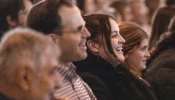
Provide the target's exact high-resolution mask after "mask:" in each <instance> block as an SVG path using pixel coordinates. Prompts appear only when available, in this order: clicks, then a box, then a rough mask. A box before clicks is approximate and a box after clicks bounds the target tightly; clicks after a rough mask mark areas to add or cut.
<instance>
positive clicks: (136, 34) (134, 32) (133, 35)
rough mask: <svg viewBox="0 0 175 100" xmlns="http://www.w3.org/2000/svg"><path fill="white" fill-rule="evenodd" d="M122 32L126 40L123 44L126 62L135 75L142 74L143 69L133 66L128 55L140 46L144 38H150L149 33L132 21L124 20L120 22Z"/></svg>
mask: <svg viewBox="0 0 175 100" xmlns="http://www.w3.org/2000/svg"><path fill="white" fill-rule="evenodd" d="M119 29H120V34H121V36H122V37H123V38H124V39H125V40H126V42H125V44H124V45H123V53H124V56H125V62H126V64H127V65H128V68H129V70H130V72H131V73H133V74H134V75H135V76H141V71H140V70H138V69H137V68H136V67H134V66H131V65H130V64H129V61H128V60H127V55H128V54H129V53H130V52H132V51H134V50H135V49H136V48H137V47H139V46H140V44H141V42H142V40H144V39H148V35H147V33H146V32H145V31H144V30H143V29H142V28H141V27H140V26H139V25H137V24H134V23H130V22H122V23H120V24H119Z"/></svg>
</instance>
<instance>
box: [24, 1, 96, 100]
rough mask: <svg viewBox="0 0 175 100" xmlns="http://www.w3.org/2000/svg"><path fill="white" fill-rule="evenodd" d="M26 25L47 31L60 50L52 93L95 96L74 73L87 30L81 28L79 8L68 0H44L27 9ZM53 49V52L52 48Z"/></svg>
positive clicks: (80, 98) (83, 99)
mask: <svg viewBox="0 0 175 100" xmlns="http://www.w3.org/2000/svg"><path fill="white" fill-rule="evenodd" d="M27 26H28V27H30V28H33V29H35V30H38V31H41V32H43V33H45V34H47V35H48V37H50V38H51V39H52V40H53V41H54V42H55V43H56V44H57V45H59V46H60V49H61V51H62V53H61V58H60V59H59V60H60V62H61V65H62V66H60V67H59V68H58V69H59V72H60V74H61V75H62V78H63V82H62V84H61V88H60V89H58V90H56V91H55V94H54V97H55V98H56V99H57V98H64V97H67V98H68V99H70V100H96V98H95V96H94V95H93V93H92V91H91V89H90V88H89V86H87V84H86V83H85V82H84V81H83V80H82V79H81V78H80V77H79V76H78V75H77V74H76V72H75V66H74V65H73V64H72V62H73V61H79V60H83V59H85V58H86V57H87V52H86V49H87V47H86V45H85V44H86V39H87V38H88V37H90V33H89V32H88V30H87V29H86V28H85V21H84V20H83V18H82V16H81V13H80V10H79V9H78V8H77V7H76V6H75V5H73V2H72V1H71V0H45V1H43V2H41V3H39V4H37V5H35V6H34V7H33V8H32V9H31V11H30V12H29V15H28V18H27ZM53 53H54V52H53Z"/></svg>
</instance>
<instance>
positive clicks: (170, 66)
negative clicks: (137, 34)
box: [144, 47, 175, 100]
mask: <svg viewBox="0 0 175 100" xmlns="http://www.w3.org/2000/svg"><path fill="white" fill-rule="evenodd" d="M144 76H145V78H146V80H147V81H149V82H150V84H151V85H152V87H153V89H154V91H155V92H156V95H157V97H158V98H160V100H175V47H169V49H166V50H164V51H163V52H161V53H159V54H158V55H157V56H156V57H155V59H154V60H153V61H152V62H151V64H150V65H149V67H148V69H147V70H146V72H145V74H144Z"/></svg>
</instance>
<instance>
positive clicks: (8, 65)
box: [0, 28, 59, 81]
mask: <svg viewBox="0 0 175 100" xmlns="http://www.w3.org/2000/svg"><path fill="white" fill-rule="evenodd" d="M53 52H54V53H53ZM44 55H51V56H53V57H54V55H55V56H58V55H59V50H58V48H57V46H56V45H55V44H54V43H53V41H51V40H49V39H48V38H47V37H46V36H44V35H42V34H41V33H38V32H36V31H33V30H30V29H20V28H17V29H15V30H12V31H9V32H7V33H6V34H5V35H4V36H3V37H2V41H1V44H0V79H1V80H4V81H5V80H6V81H7V80H8V81H9V80H13V81H15V78H16V77H15V76H16V75H15V73H16V70H17V69H18V68H19V67H24V66H28V67H29V68H31V69H33V70H39V69H42V68H40V66H39V65H41V59H42V57H43V56H44ZM36 65H37V66H36Z"/></svg>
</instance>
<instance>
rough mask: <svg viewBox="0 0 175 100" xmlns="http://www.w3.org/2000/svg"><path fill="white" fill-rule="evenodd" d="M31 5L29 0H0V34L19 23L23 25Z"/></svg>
mask: <svg viewBox="0 0 175 100" xmlns="http://www.w3.org/2000/svg"><path fill="white" fill-rule="evenodd" d="M31 6H32V2H31V0H0V26H1V27H0V36H2V35H3V33H4V32H6V31H8V30H10V29H13V28H15V27H17V26H19V25H22V26H23V25H24V23H25V17H26V14H27V12H28V10H29V9H30V8H31Z"/></svg>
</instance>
